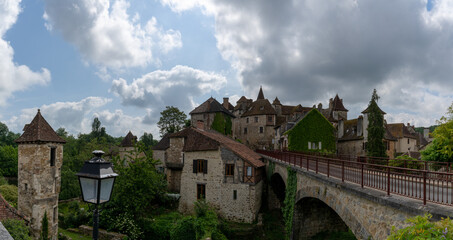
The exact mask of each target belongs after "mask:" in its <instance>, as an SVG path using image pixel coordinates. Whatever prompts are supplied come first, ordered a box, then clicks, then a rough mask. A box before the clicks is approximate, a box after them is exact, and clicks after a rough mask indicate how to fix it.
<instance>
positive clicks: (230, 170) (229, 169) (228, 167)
mask: <svg viewBox="0 0 453 240" xmlns="http://www.w3.org/2000/svg"><path fill="white" fill-rule="evenodd" d="M225 175H226V176H234V164H225Z"/></svg>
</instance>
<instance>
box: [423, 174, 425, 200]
mask: <svg viewBox="0 0 453 240" xmlns="http://www.w3.org/2000/svg"><path fill="white" fill-rule="evenodd" d="M423 205H426V171H423Z"/></svg>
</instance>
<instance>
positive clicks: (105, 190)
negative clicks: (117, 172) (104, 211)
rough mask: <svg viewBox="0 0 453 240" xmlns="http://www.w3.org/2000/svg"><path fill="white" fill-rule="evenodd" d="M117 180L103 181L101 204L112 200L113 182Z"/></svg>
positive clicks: (107, 179) (106, 179) (108, 179)
mask: <svg viewBox="0 0 453 240" xmlns="http://www.w3.org/2000/svg"><path fill="white" fill-rule="evenodd" d="M114 180H115V178H105V179H102V180H101V197H100V199H99V203H103V202H108V201H109V200H110V193H111V192H112V188H113V181H114Z"/></svg>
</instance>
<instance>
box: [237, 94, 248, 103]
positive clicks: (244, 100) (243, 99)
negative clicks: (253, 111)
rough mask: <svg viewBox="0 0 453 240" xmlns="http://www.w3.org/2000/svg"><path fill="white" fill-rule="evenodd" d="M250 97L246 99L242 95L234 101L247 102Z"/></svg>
mask: <svg viewBox="0 0 453 240" xmlns="http://www.w3.org/2000/svg"><path fill="white" fill-rule="evenodd" d="M249 100H250V99H247V98H246V97H244V96H242V97H241V98H239V100H237V101H236V103H240V102H248V101H249Z"/></svg>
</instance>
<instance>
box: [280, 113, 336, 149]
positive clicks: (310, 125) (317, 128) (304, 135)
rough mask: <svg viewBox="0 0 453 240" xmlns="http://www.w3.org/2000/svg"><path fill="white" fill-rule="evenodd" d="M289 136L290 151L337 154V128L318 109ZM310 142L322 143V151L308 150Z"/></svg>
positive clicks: (288, 133)
mask: <svg viewBox="0 0 453 240" xmlns="http://www.w3.org/2000/svg"><path fill="white" fill-rule="evenodd" d="M284 134H287V135H288V149H289V150H290V151H301V152H303V151H328V152H335V149H336V146H335V127H334V126H333V125H332V124H331V123H330V122H329V120H327V119H326V118H325V117H324V116H323V115H322V114H321V113H320V112H319V111H318V110H317V109H313V110H311V111H310V112H309V113H307V115H306V116H305V117H304V118H303V119H302V120H300V121H299V122H298V123H297V124H296V125H295V126H294V127H293V128H292V129H291V130H289V131H287V132H285V133H284ZM308 142H315V143H318V142H321V150H319V149H317V150H312V149H308Z"/></svg>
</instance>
